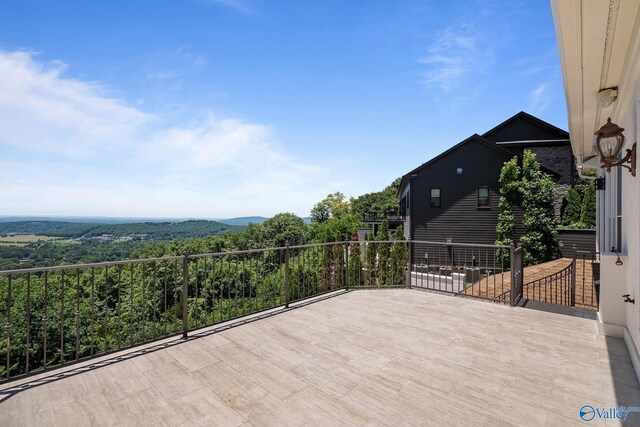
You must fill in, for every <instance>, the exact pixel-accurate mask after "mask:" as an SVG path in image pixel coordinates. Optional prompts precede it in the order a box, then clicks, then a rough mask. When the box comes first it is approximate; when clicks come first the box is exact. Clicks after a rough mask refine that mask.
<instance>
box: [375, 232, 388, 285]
mask: <svg viewBox="0 0 640 427" xmlns="http://www.w3.org/2000/svg"><path fill="white" fill-rule="evenodd" d="M376 240H380V241H382V242H385V243H378V274H377V276H378V279H379V280H380V281H381V283H380V284H381V285H388V284H389V283H388V281H389V275H390V273H391V271H390V269H389V256H390V254H391V246H390V244H389V243H386V241H388V240H389V222H388V221H387V220H386V219H383V220H382V222H381V223H380V228H378V235H377V236H376Z"/></svg>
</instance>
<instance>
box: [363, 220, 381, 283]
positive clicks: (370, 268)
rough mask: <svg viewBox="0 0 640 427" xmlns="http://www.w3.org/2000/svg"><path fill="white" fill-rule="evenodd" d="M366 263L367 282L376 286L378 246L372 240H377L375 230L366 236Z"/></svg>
mask: <svg viewBox="0 0 640 427" xmlns="http://www.w3.org/2000/svg"><path fill="white" fill-rule="evenodd" d="M365 240H366V242H365V265H366V269H367V275H366V284H367V285H368V286H376V285H377V280H378V278H377V274H376V273H377V270H378V268H377V256H378V254H377V250H376V249H377V248H376V243H373V242H372V241H373V240H375V236H374V234H373V232H371V233H368V234H367V235H366V237H365Z"/></svg>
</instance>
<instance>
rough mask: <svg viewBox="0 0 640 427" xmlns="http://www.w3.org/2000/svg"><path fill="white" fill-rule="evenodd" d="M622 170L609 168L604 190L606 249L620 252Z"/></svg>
mask: <svg viewBox="0 0 640 427" xmlns="http://www.w3.org/2000/svg"><path fill="white" fill-rule="evenodd" d="M622 171H623V169H622V168H615V169H612V170H611V174H610V175H609V176H608V178H609V179H608V181H609V182H608V183H607V184H608V186H607V189H606V190H605V211H606V218H607V224H606V232H605V240H606V244H607V246H606V247H605V248H604V249H605V250H606V251H610V250H611V248H615V250H616V251H618V252H622Z"/></svg>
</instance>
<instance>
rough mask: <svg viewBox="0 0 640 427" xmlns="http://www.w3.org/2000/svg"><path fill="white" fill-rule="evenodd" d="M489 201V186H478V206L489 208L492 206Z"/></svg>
mask: <svg viewBox="0 0 640 427" xmlns="http://www.w3.org/2000/svg"><path fill="white" fill-rule="evenodd" d="M489 202H490V199H489V187H478V207H479V208H488V207H490V204H489Z"/></svg>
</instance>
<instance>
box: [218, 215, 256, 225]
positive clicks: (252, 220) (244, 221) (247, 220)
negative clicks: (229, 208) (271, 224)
mask: <svg viewBox="0 0 640 427" xmlns="http://www.w3.org/2000/svg"><path fill="white" fill-rule="evenodd" d="M268 219H269V218H265V217H263V216H240V217H237V218H228V219H218V220H216V221H218V222H221V223H222V224H228V225H249V224H262V223H263V222H265V221H266V220H268Z"/></svg>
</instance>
